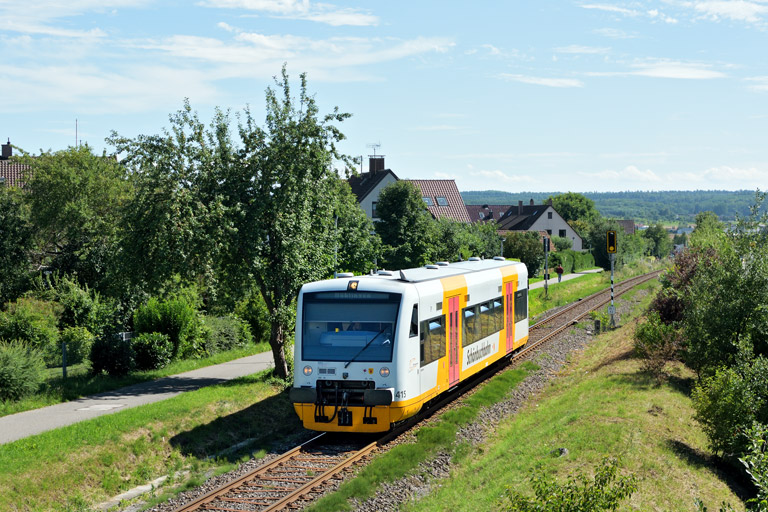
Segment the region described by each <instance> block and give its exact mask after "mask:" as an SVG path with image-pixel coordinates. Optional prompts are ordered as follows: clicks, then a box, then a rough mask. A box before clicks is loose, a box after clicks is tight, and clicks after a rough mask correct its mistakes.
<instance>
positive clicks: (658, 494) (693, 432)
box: [405, 299, 742, 512]
mask: <svg viewBox="0 0 768 512" xmlns="http://www.w3.org/2000/svg"><path fill="white" fill-rule="evenodd" d="M645 302H647V299H646V301H645ZM634 324H635V322H634V321H633V322H630V323H629V324H627V325H625V326H624V327H622V328H620V329H618V330H616V331H612V332H609V333H606V334H603V335H601V336H599V337H598V338H596V339H595V340H594V341H593V342H592V343H591V344H590V345H589V347H588V348H587V349H586V350H585V351H584V352H583V353H581V354H579V355H578V356H577V357H575V358H574V360H573V361H572V364H570V365H569V366H568V367H567V369H566V370H565V371H564V372H563V374H562V375H561V376H560V378H558V379H556V380H554V381H553V382H552V383H551V384H550V385H549V386H548V387H547V388H546V390H545V391H544V392H543V394H542V395H541V396H540V397H539V399H538V400H537V401H536V403H535V404H528V405H527V406H526V407H525V408H524V409H523V410H522V411H520V412H519V413H518V414H517V415H516V416H515V417H513V418H509V419H508V420H506V421H504V422H503V423H502V424H501V425H499V427H498V428H497V430H496V433H495V435H494V436H493V438H492V439H490V440H489V442H488V443H487V444H486V445H484V446H480V447H477V448H476V449H473V450H472V451H471V452H469V453H464V454H461V456H460V457H457V464H456V466H455V468H454V470H453V472H452V475H451V478H450V479H448V480H446V481H445V482H442V485H441V486H440V487H439V488H437V489H436V490H435V492H433V493H432V494H431V495H430V496H428V497H427V498H425V499H423V500H421V501H420V502H416V503H412V504H409V505H408V506H406V507H405V510H408V511H437V510H448V509H450V510H468V511H473V512H474V511H476V510H492V509H493V508H494V506H495V505H496V503H497V500H498V499H499V497H500V496H501V494H502V493H503V492H504V490H505V489H506V488H507V487H509V488H511V489H513V490H515V491H519V492H523V493H525V494H527V495H531V496H532V494H533V493H532V492H531V490H530V476H531V475H532V474H534V473H535V472H536V471H537V470H542V471H544V472H546V473H547V474H550V475H554V476H556V477H557V478H558V480H560V481H564V480H565V479H566V478H567V476H568V475H569V474H572V473H573V472H574V471H577V470H581V471H584V472H586V473H588V474H592V472H593V470H594V468H595V467H596V466H597V465H599V463H600V461H601V459H602V458H603V457H605V456H616V457H620V460H621V467H622V472H623V473H624V474H633V475H635V476H637V477H638V481H639V483H638V491H637V492H636V493H634V494H633V495H632V496H631V498H630V499H629V500H627V501H626V502H624V503H623V504H622V507H621V509H622V510H675V511H678V510H680V511H682V510H691V511H693V510H696V507H695V504H694V500H695V499H696V498H700V499H702V500H703V501H704V503H706V504H709V506H710V507H715V506H717V505H719V504H720V503H721V502H722V501H726V502H730V503H731V504H734V505H741V504H742V501H741V500H740V499H739V497H738V496H737V495H736V494H735V493H734V490H733V489H737V490H738V489H739V485H738V483H734V482H732V481H729V480H728V477H727V476H726V475H725V474H723V473H721V472H720V471H718V469H717V466H716V464H715V463H714V459H713V457H712V456H711V455H710V454H709V452H708V451H707V440H706V437H705V436H704V434H703V432H702V431H701V429H700V427H699V425H698V424H697V423H696V422H695V420H694V419H693V414H694V411H693V408H692V406H691V401H690V398H689V392H690V388H691V386H692V385H693V379H694V376H693V374H692V373H691V372H690V371H689V370H687V369H685V368H684V367H682V366H676V367H674V368H672V371H671V377H670V379H669V381H668V382H666V383H664V384H662V385H658V384H657V383H656V381H655V380H654V379H652V378H650V377H648V376H647V375H645V374H643V373H642V372H641V370H640V361H639V360H637V359H636V358H635V357H634V355H633V345H632V333H633V331H634ZM559 448H567V449H568V454H567V455H566V456H564V457H560V456H557V455H555V454H553V451H554V453H558V449H559ZM732 487H733V489H732ZM467 496H472V499H471V500H468V499H466V498H467Z"/></svg>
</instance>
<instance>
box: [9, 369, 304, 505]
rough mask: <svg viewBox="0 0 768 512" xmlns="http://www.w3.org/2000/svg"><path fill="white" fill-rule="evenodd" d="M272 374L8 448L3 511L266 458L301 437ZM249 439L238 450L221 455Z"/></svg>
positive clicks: (90, 497) (99, 495) (93, 499)
mask: <svg viewBox="0 0 768 512" xmlns="http://www.w3.org/2000/svg"><path fill="white" fill-rule="evenodd" d="M270 375H271V374H270V373H269V372H262V373H260V374H257V375H253V376H249V377H244V378H240V379H236V380H233V381H229V382H227V383H223V384H220V385H216V386H210V387H206V388H202V389H199V390H197V391H192V392H188V393H183V394H181V395H179V396H176V397H174V398H171V399H168V400H164V401H162V402H158V403H154V404H149V405H145V406H141V407H136V408H133V409H128V410H125V411H121V412H119V413H115V414H108V415H105V416H100V417H98V418H95V419H92V420H88V421H83V422H80V423H76V424H74V425H70V426H68V427H64V428H60V429H56V430H53V431H49V432H44V433H42V434H39V435H35V436H32V437H29V438H26V439H21V440H18V441H15V442H12V443H8V444H5V445H3V446H2V450H0V510H66V509H67V507H74V506H75V505H76V504H77V503H80V502H84V503H88V504H94V503H99V502H101V501H104V500H106V499H108V498H110V497H111V496H114V495H116V494H119V493H120V492H123V491H124V490H126V489H129V488H131V487H133V486H136V485H143V484H145V483H146V482H147V481H149V480H152V479H154V478H157V477H159V476H162V475H174V474H175V473H176V472H178V471H181V470H182V469H184V470H189V471H191V478H192V479H195V480H197V479H199V478H200V477H201V475H202V473H204V472H207V471H211V472H222V471H226V470H228V469H230V468H232V467H233V465H234V464H236V463H238V462H239V461H240V460H241V459H242V458H243V457H245V458H248V457H250V455H251V454H252V453H254V452H255V453H257V454H261V455H262V456H263V454H264V453H265V451H264V450H266V449H269V448H270V447H271V443H272V442H273V441H274V440H275V439H280V438H282V437H286V436H289V435H293V434H296V433H299V432H302V431H303V429H302V428H301V425H300V423H299V421H298V420H297V418H296V415H295V413H294V412H293V407H292V406H291V404H290V402H289V400H288V397H287V392H286V391H284V389H283V387H282V386H281V385H280V384H279V383H277V382H274V381H272V380H271V377H270ZM246 440H250V443H249V444H248V445H247V446H246V447H245V448H244V449H243V450H241V451H239V452H235V453H229V452H225V450H226V449H227V448H229V447H231V446H233V445H234V444H237V443H240V442H243V441H246ZM221 453H226V455H220V454H221ZM217 454H219V455H218V456H217Z"/></svg>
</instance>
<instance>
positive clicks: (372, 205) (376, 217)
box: [371, 201, 379, 219]
mask: <svg viewBox="0 0 768 512" xmlns="http://www.w3.org/2000/svg"><path fill="white" fill-rule="evenodd" d="M371 218H374V219H378V218H379V214H378V213H377V212H376V201H373V202H372V203H371Z"/></svg>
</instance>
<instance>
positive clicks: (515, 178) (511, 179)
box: [462, 166, 536, 190]
mask: <svg viewBox="0 0 768 512" xmlns="http://www.w3.org/2000/svg"><path fill="white" fill-rule="evenodd" d="M469 167H470V169H469V175H470V176H473V177H476V178H482V179H483V183H482V184H478V183H477V182H476V181H475V180H473V182H474V185H475V186H482V187H490V188H493V187H497V186H501V185H518V186H519V185H521V184H530V183H536V180H534V179H533V178H532V177H531V176H527V175H525V174H508V173H506V172H503V171H499V170H484V169H474V168H472V166H469ZM462 190H468V189H464V188H462Z"/></svg>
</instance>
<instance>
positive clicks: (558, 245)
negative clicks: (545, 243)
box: [551, 236, 573, 252]
mask: <svg viewBox="0 0 768 512" xmlns="http://www.w3.org/2000/svg"><path fill="white" fill-rule="evenodd" d="M551 238H552V243H553V244H554V246H555V249H557V252H562V251H567V250H568V249H570V248H571V247H573V240H571V239H570V238H566V237H562V236H553V237H551Z"/></svg>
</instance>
